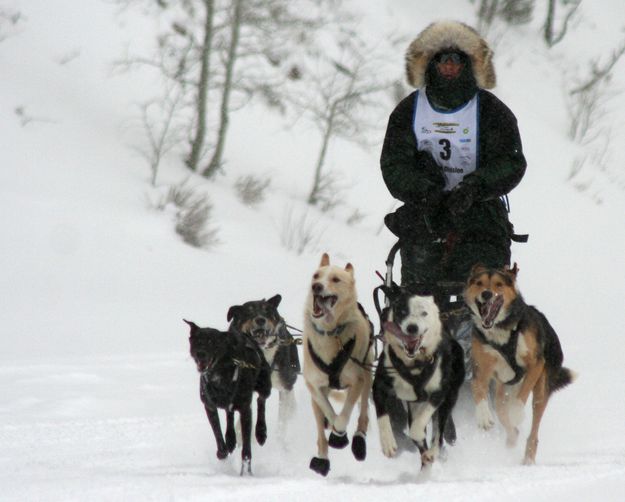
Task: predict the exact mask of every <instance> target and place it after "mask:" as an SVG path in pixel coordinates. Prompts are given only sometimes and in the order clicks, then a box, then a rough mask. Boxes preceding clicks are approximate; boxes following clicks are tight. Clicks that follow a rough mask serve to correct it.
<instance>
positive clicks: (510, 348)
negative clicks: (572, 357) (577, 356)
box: [464, 263, 575, 465]
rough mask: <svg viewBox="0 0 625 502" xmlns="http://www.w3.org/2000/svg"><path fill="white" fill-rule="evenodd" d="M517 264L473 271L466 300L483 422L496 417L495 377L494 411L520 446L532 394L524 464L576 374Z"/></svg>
mask: <svg viewBox="0 0 625 502" xmlns="http://www.w3.org/2000/svg"><path fill="white" fill-rule="evenodd" d="M517 275H518V268H517V266H516V263H515V264H514V267H513V268H509V267H505V268H504V269H501V270H499V269H492V268H488V267H485V266H483V265H476V266H474V267H473V269H472V270H471V274H470V276H469V279H468V281H467V285H466V288H465V291H464V300H465V302H466V304H467V306H468V307H469V309H470V311H471V314H472V319H473V333H472V345H471V354H472V360H473V379H472V381H471V387H472V391H473V398H474V400H475V404H476V416H477V422H478V426H479V427H480V428H482V429H490V428H491V427H492V426H493V425H494V423H495V421H494V418H493V415H492V413H491V410H490V407H489V405H488V399H487V396H488V389H489V385H490V382H491V380H494V381H495V411H496V413H497V416H498V418H499V421H500V422H501V424H502V425H503V427H504V429H505V430H506V436H507V439H506V444H507V445H508V446H509V447H513V446H515V445H516V442H517V439H518V436H519V427H520V424H521V423H522V420H523V414H524V408H525V404H526V402H527V399H528V397H529V394H530V393H532V427H531V430H530V434H529V436H528V438H527V442H526V446H525V455H524V458H523V463H524V464H526V465H529V464H534V463H535V461H536V450H537V447H538V430H539V427H540V422H541V419H542V416H543V413H544V412H545V408H546V407H547V403H548V401H549V398H550V397H551V394H552V393H553V392H555V391H557V390H559V389H562V388H563V387H565V386H567V385H568V384H570V383H571V382H573V380H574V379H575V374H574V373H573V372H572V371H571V370H569V369H568V368H564V367H563V366H562V362H563V358H564V357H563V354H562V348H561V345H560V340H559V338H558V335H557V334H556V332H555V330H554V329H553V328H552V326H551V325H550V324H549V321H548V320H547V318H546V317H545V316H544V315H543V314H542V313H541V312H540V311H538V310H537V309H536V308H535V307H533V306H530V305H527V304H526V303H525V301H524V299H523V297H522V296H521V294H520V292H519V290H518V287H517Z"/></svg>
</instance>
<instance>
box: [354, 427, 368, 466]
mask: <svg viewBox="0 0 625 502" xmlns="http://www.w3.org/2000/svg"><path fill="white" fill-rule="evenodd" d="M366 437H367V436H366V435H365V433H364V432H360V431H356V432H355V433H354V437H353V438H352V453H353V454H354V458H355V459H356V460H358V461H359V462H362V461H363V460H364V459H365V458H367V442H366V441H365V438H366Z"/></svg>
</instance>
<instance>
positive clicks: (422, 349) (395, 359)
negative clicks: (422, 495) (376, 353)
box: [373, 285, 464, 468]
mask: <svg viewBox="0 0 625 502" xmlns="http://www.w3.org/2000/svg"><path fill="white" fill-rule="evenodd" d="M382 290H383V291H384V293H385V295H386V297H387V298H388V300H389V301H390V306H389V308H388V310H387V312H386V315H385V316H384V317H385V319H384V322H383V326H382V327H383V333H384V350H383V352H382V354H381V355H380V358H379V360H378V365H377V369H376V373H375V379H374V381H373V402H374V404H375V411H376V415H377V419H378V427H379V430H380V443H381V446H382V453H384V455H386V456H387V457H394V456H395V455H396V454H397V451H398V447H397V441H396V438H395V434H394V432H393V429H392V427H391V419H390V416H389V405H390V406H393V405H395V404H394V401H395V400H396V399H399V400H400V401H401V402H402V403H403V405H404V408H405V409H406V410H407V424H402V425H404V426H405V425H407V426H408V436H409V438H410V439H412V441H414V443H415V444H416V445H417V447H418V448H419V452H420V453H421V467H422V468H424V467H426V466H428V465H429V464H431V463H432V462H433V461H434V460H435V459H436V458H437V457H438V454H439V452H440V449H441V448H442V446H443V437H444V434H443V433H444V431H445V427H446V425H447V424H448V420H451V411H452V409H453V407H454V405H455V404H456V400H457V398H458V391H459V389H460V386H461V385H462V383H463V381H464V355H463V351H462V347H460V344H459V343H458V342H457V341H456V340H454V339H453V338H452V337H451V336H450V335H449V334H448V333H447V332H446V331H445V329H444V328H443V324H442V322H441V319H440V315H439V310H438V306H437V304H436V302H435V300H434V296H433V294H432V293H431V292H429V291H427V290H425V289H422V290H421V291H419V292H416V293H413V292H411V291H409V290H407V289H405V288H400V287H399V286H397V285H393V286H391V287H387V286H383V287H382ZM389 400H392V402H389ZM430 421H432V422H433V425H432V442H431V445H430V446H429V447H428V444H427V439H426V427H427V426H428V424H429V423H430ZM454 436H455V434H454Z"/></svg>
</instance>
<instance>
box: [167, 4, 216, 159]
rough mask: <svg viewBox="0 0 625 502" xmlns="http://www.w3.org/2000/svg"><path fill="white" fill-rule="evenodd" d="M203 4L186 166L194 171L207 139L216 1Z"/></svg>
mask: <svg viewBox="0 0 625 502" xmlns="http://www.w3.org/2000/svg"><path fill="white" fill-rule="evenodd" d="M202 4H203V7H204V23H203V26H202V30H203V38H202V45H201V47H200V54H199V59H200V74H199V77H198V80H197V101H196V106H195V108H194V111H195V113H194V115H195V120H194V122H195V124H196V125H195V131H194V133H193V139H192V140H191V151H190V152H189V156H188V157H187V159H186V164H187V166H188V167H189V169H191V170H192V171H197V168H198V164H199V161H200V157H201V155H202V149H203V146H204V141H205V139H206V108H207V106H208V84H209V78H210V61H211V53H212V42H213V36H214V27H213V23H214V17H215V2H214V0H202ZM187 12H189V11H187ZM174 28H175V26H174ZM179 29H184V30H185V32H183V34H184V35H186V36H188V37H189V40H190V45H191V46H192V45H194V44H193V38H194V37H193V35H192V34H188V35H187V33H186V28H179ZM184 62H185V59H184V58H183V59H181V60H180V63H181V64H184Z"/></svg>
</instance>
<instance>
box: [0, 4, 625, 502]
mask: <svg viewBox="0 0 625 502" xmlns="http://www.w3.org/2000/svg"><path fill="white" fill-rule="evenodd" d="M9 3H11V2H9ZM422 4H423V3H422V2H419V7H420V9H423V10H418V9H416V8H415V5H417V2H410V1H407V0H403V1H396V2H393V3H392V4H389V5H387V6H386V7H385V8H382V7H381V3H376V4H375V7H374V6H373V5H372V6H371V8H365V7H364V6H361V4H360V2H358V3H357V5H358V6H359V7H360V8H362V9H364V11H365V14H366V16H365V18H364V20H363V24H362V29H363V30H365V29H367V30H375V26H376V25H377V21H378V20H379V22H380V26H383V27H384V29H385V30H392V31H394V33H395V34H397V35H400V34H402V35H405V36H406V37H407V39H410V38H411V37H413V36H414V35H415V34H416V33H417V32H418V31H419V30H421V29H422V28H423V27H425V26H426V25H427V24H428V23H429V22H430V21H432V20H435V19H440V18H451V17H454V18H457V19H462V20H466V21H467V22H469V23H472V21H473V9H474V6H473V5H471V4H470V3H469V2H460V1H452V0H441V1H439V2H436V5H430V6H428V7H427V8H426V7H421V5H422ZM12 5H15V6H19V8H20V9H21V10H22V11H23V12H24V14H25V16H26V19H25V22H24V24H23V25H22V26H21V27H20V28H19V29H18V30H16V32H15V33H14V34H13V35H12V36H11V37H9V38H7V39H5V40H4V41H2V42H1V43H0V62H1V63H2V67H3V69H4V71H3V75H4V77H3V78H2V79H1V80H0V104H1V105H2V110H3V111H4V120H3V121H2V122H1V123H0V137H2V138H3V147H2V149H1V150H0V161H1V167H0V212H1V213H2V214H3V218H2V226H1V231H2V237H3V239H2V247H1V249H0V262H1V263H2V264H3V267H2V273H1V274H0V291H2V301H0V320H1V326H2V328H1V331H2V333H1V334H2V336H1V337H0V396H1V397H0V444H1V445H2V448H1V449H0V500H3V501H5V500H7V501H13V500H14V501H18V500H19V501H26V500H45V501H56V500H59V501H60V500H63V501H66V500H80V501H84V500H106V501H110V500H200V499H202V500H204V499H207V498H209V497H210V499H211V500H220V501H221V500H243V499H246V498H256V499H258V500H263V501H265V500H284V499H285V498H288V499H289V500H306V501H307V502H312V501H316V500H323V501H327V500H339V499H351V500H361V501H368V500H380V499H383V500H389V499H390V500H392V499H395V500H402V499H408V498H414V497H419V498H420V499H421V500H445V501H449V502H451V501H456V500H458V501H460V500H462V501H471V500H475V501H489V500H532V501H542V500H545V501H546V500H561V499H565V498H566V500H569V501H572V502H573V501H586V500H589V499H591V498H594V499H597V500H602V501H616V500H622V499H623V493H625V428H624V424H625V421H624V419H625V400H624V399H623V396H624V395H625V365H624V364H623V354H624V352H623V348H622V336H621V334H622V332H623V327H624V325H625V322H624V321H625V315H624V310H623V298H624V297H625V285H624V281H623V271H622V269H623V257H622V254H623V249H624V243H625V230H624V227H623V223H622V215H623V214H624V210H625V197H624V192H623V188H622V187H623V178H622V177H621V178H620V180H619V179H618V178H616V179H610V178H608V177H606V176H603V175H602V173H601V172H600V171H599V170H594V171H593V170H592V169H591V168H588V170H587V171H586V172H585V173H584V176H585V181H586V182H588V183H590V185H589V188H588V189H587V190H586V191H580V190H579V189H577V188H576V187H575V185H574V184H573V183H571V182H568V181H567V178H568V173H569V169H570V166H571V163H572V161H573V159H574V158H575V156H576V155H577V154H579V153H580V152H583V151H584V148H586V147H584V146H581V145H574V144H572V143H571V142H570V141H569V140H568V139H567V138H566V134H565V133H566V120H567V115H566V109H565V106H566V104H565V100H564V97H563V95H564V93H563V80H562V79H563V77H562V75H563V73H562V71H561V68H562V66H558V64H556V63H555V62H554V56H553V55H552V54H551V53H547V51H546V50H545V49H544V48H543V47H542V46H541V43H540V40H539V39H538V37H537V36H536V33H537V30H538V28H537V26H534V25H537V24H538V23H537V22H536V23H534V25H532V26H531V27H523V28H519V29H517V30H516V31H515V30H511V33H509V34H507V36H504V37H502V38H501V39H500V40H499V41H498V43H497V47H496V55H497V57H496V65H497V70H498V77H499V85H498V87H497V89H496V92H497V94H498V95H499V96H501V97H502V99H504V100H505V102H506V103H507V104H508V105H509V106H510V108H511V109H512V110H513V111H514V112H515V114H516V116H517V118H518V119H519V127H520V129H521V133H522V137H523V142H524V148H525V152H526V156H527V159H528V163H529V168H528V171H527V175H526V176H525V178H524V180H523V181H522V183H521V185H520V186H519V187H518V188H517V189H516V190H515V191H514V192H513V194H512V195H511V203H512V211H513V213H512V219H513V222H514V223H515V226H516V230H517V231H518V232H521V233H524V232H529V233H530V241H529V243H528V244H525V245H519V244H515V245H514V246H513V259H514V260H515V261H517V262H518V263H519V267H520V269H521V272H520V286H521V289H522V291H523V293H524V296H525V298H526V299H527V301H528V302H529V303H531V304H535V305H537V306H538V307H539V308H540V309H541V310H542V311H544V312H545V313H546V314H547V315H548V317H549V319H550V320H551V322H552V324H553V325H554V326H555V327H556V330H557V331H558V333H559V335H560V338H561V341H562V345H563V348H564V354H565V365H566V366H568V367H570V368H572V369H574V370H575V371H576V372H577V373H579V378H578V380H577V381H576V382H575V383H574V384H573V385H571V386H570V387H568V388H566V389H564V390H562V391H561V392H559V393H557V394H556V395H555V396H554V397H553V399H552V400H551V402H550V404H549V407H548V408H547V412H546V414H545V417H544V419H543V422H542V427H541V433H540V439H541V442H540V447H539V450H538V455H537V464H536V465H535V466H532V467H524V466H521V465H520V460H521V456H522V444H523V443H524V441H520V442H519V443H520V445H519V446H518V447H517V448H515V449H513V450H507V449H506V448H505V446H504V438H503V434H502V432H501V431H500V430H498V429H497V430H495V431H494V432H489V433H482V432H479V431H478V430H477V428H476V427H475V419H474V411H473V405H472V404H471V403H470V400H469V399H468V398H467V397H466V396H465V397H464V399H463V400H462V401H461V402H460V403H459V406H458V409H457V410H456V413H455V415H456V423H457V426H458V433H459V440H458V443H457V445H456V446H455V447H453V448H451V449H449V451H448V453H449V455H448V460H447V461H446V462H444V463H443V462H441V463H438V464H436V465H435V467H434V469H433V472H432V473H431V475H430V476H429V478H427V479H425V478H424V477H422V476H420V475H419V473H418V460H417V458H416V457H415V456H413V455H410V454H404V455H402V456H400V457H398V458H396V459H393V460H389V459H386V458H384V457H383V456H382V454H381V451H380V445H379V440H378V432H377V424H376V421H375V413H374V410H373V406H371V407H370V414H371V423H370V427H369V433H368V457H367V460H366V461H365V462H364V463H357V462H356V461H355V460H354V459H353V457H352V455H351V452H349V451H348V450H346V451H332V452H331V462H332V466H331V471H330V474H329V476H328V477H327V478H321V477H319V476H317V475H316V474H314V473H313V472H312V471H310V470H309V469H308V462H309V460H310V458H311V457H312V456H313V455H314V454H315V452H316V446H315V426H314V421H313V418H312V412H311V410H310V405H309V396H308V394H307V391H306V389H305V386H304V384H303V381H302V380H301V379H300V380H299V381H298V383H297V385H296V399H297V405H298V407H297V412H296V415H295V418H294V420H293V421H292V422H291V423H290V424H289V427H288V430H287V431H279V430H278V429H277V396H272V397H271V398H270V401H269V403H268V411H267V413H268V425H269V439H268V441H267V444H266V445H265V446H263V447H262V448H261V447H259V446H258V445H256V444H254V445H253V456H254V458H253V470H254V476H253V477H248V478H241V477H239V476H238V472H239V468H240V456H239V451H238V450H237V451H236V452H235V454H234V455H233V456H231V457H230V458H229V459H227V460H225V461H221V462H220V461H218V460H217V458H216V456H215V444H214V439H213V436H212V433H211V431H210V428H209V426H208V423H207V420H206V417H205V414H204V410H203V408H202V405H201V403H200V401H199V399H198V392H197V387H198V376H197V374H196V371H195V368H194V365H193V363H192V361H191V359H190V357H189V356H188V347H187V344H188V342H187V329H186V326H185V325H184V323H183V322H182V318H187V319H192V320H194V321H195V322H196V323H198V324H199V325H202V326H204V325H210V326H213V327H219V328H225V327H226V325H227V324H226V319H225V317H226V311H227V309H228V307H229V306H231V305H233V304H238V303H242V302H244V301H247V300H250V299H258V298H262V297H270V296H272V295H273V294H275V293H280V294H282V296H283V302H282V304H281V309H280V310H281V313H282V314H283V316H284V317H285V318H286V320H287V322H289V323H290V324H292V325H294V326H300V325H301V316H302V314H301V312H302V307H303V302H304V298H305V295H306V287H307V283H308V280H309V276H310V273H311V272H312V271H313V270H314V268H315V267H316V265H317V263H318V260H319V257H320V255H321V253H322V252H323V251H328V252H329V253H330V254H331V256H332V258H333V260H334V261H336V262H337V263H340V264H344V263H345V262H347V261H350V262H351V263H352V264H353V265H354V267H355V271H356V277H357V281H358V283H357V284H358V288H359V293H360V298H361V301H362V303H363V304H364V306H365V308H366V309H367V311H368V312H369V313H370V314H371V315H372V316H373V314H374V313H375V310H374V308H373V302H372V301H371V293H370V292H371V291H372V290H373V287H375V286H376V285H377V284H378V279H377V278H376V276H375V274H374V271H375V270H376V269H377V270H383V268H384V260H385V258H386V254H387V252H388V250H389V249H390V246H391V245H392V244H393V239H392V236H391V235H390V234H389V233H388V232H387V231H386V230H381V231H380V222H381V219H382V217H383V215H384V214H385V213H386V212H388V211H389V210H390V208H391V207H392V205H393V200H392V198H391V197H390V196H389V195H388V193H387V192H386V189H385V188H384V186H383V183H382V180H381V176H380V174H379V168H378V164H377V159H378V155H379V145H378V146H376V147H373V148H371V149H369V150H362V149H359V148H357V147H355V146H353V145H349V144H346V143H343V142H335V143H333V144H332V145H331V152H330V155H331V156H330V158H329V164H328V167H329V168H330V169H333V170H336V171H340V172H341V173H342V174H343V176H344V180H345V182H346V184H347V186H348V187H349V188H348V190H347V191H346V198H347V200H348V203H349V208H351V209H353V208H359V209H360V211H361V212H362V213H363V214H364V215H365V216H364V219H363V221H362V222H361V223H359V224H357V225H353V226H348V225H346V224H345V220H346V217H347V215H348V214H349V212H350V211H349V210H347V209H345V208H341V209H339V210H338V211H337V213H335V216H327V215H322V214H321V213H318V212H316V211H309V212H308V213H306V214H307V218H308V221H310V222H311V223H312V224H314V226H315V228H316V232H317V233H318V234H319V240H318V244H317V245H316V246H315V247H314V249H311V250H307V251H306V252H304V253H303V254H301V255H297V254H295V253H294V252H292V251H288V250H286V249H285V248H284V247H283V246H282V245H281V243H280V235H281V232H282V231H283V227H284V221H285V215H286V214H288V212H289V211H293V214H294V215H295V216H296V217H298V216H301V215H302V214H304V212H305V211H306V207H305V205H304V204H303V203H302V199H303V197H304V195H305V194H306V191H307V189H308V186H309V185H308V184H309V181H310V180H311V179H312V166H313V159H314V158H315V153H316V148H317V145H318V144H319V139H318V138H317V136H316V132H315V131H314V129H307V127H306V126H305V124H304V123H303V122H302V123H298V124H296V125H295V126H294V127H293V128H292V129H290V130H284V129H283V128H282V127H281V125H280V123H279V121H278V120H275V119H272V118H271V117H270V116H268V114H267V112H266V111H264V110H262V109H260V108H259V107H257V106H256V105H250V107H248V108H247V109H245V110H242V111H240V112H238V113H237V114H235V115H234V116H233V124H232V131H233V132H232V134H231V136H230V138H229V143H228V145H227V152H226V157H227V159H228V165H227V167H226V170H227V174H226V175H225V176H223V177H220V178H218V179H217V180H216V181H215V182H213V183H205V182H204V181H203V180H201V179H200V178H197V177H192V176H189V173H188V172H186V171H185V170H184V169H183V168H182V167H180V166H179V164H178V163H177V162H176V161H175V159H169V160H168V163H167V164H166V165H165V166H164V167H163V168H162V171H161V173H159V180H158V183H159V187H157V188H152V187H150V185H149V182H148V180H149V170H148V168H147V166H146V165H145V163H144V162H143V160H142V159H141V158H139V157H138V156H136V155H135V154H134V153H133V151H132V150H131V148H129V146H130V145H133V144H135V142H136V141H137V140H138V138H139V136H138V133H137V131H136V128H132V127H130V126H129V123H130V122H131V120H132V117H133V114H134V113H135V109H134V105H133V103H136V102H137V101H138V98H139V97H141V96H142V95H143V94H144V93H145V89H146V86H149V85H154V84H152V83H150V81H149V79H148V80H146V79H145V78H143V77H142V76H141V75H136V74H121V75H120V74H115V73H114V72H113V71H112V61H114V60H115V59H119V57H120V55H121V54H122V53H123V51H124V48H125V45H126V42H127V41H128V40H130V39H132V40H134V42H133V43H135V44H140V43H141V41H142V37H145V36H147V35H146V33H149V28H150V27H149V23H146V22H145V21H142V20H138V19H136V18H133V17H132V15H131V14H129V13H119V12H117V11H116V10H115V8H114V6H113V5H112V4H111V3H110V2H100V1H98V0H84V1H83V2H73V1H71V0H59V1H57V2H47V1H45V0H29V1H28V2H19V3H18V2H12ZM450 12H452V13H453V14H454V15H453V16H450V15H449V13H450ZM610 14H611V15H610ZM622 14H623V6H622V5H621V2H619V1H618V0H613V1H612V0H611V1H605V2H602V9H601V12H594V11H593V10H591V8H587V9H586V10H585V11H584V17H583V22H578V25H577V26H578V29H579V30H580V32H581V33H584V34H585V36H587V37H591V36H592V38H584V37H572V39H571V40H567V41H566V42H565V43H563V44H562V46H560V47H558V48H557V51H558V57H559V58H563V61H564V63H566V62H567V61H576V62H577V64H578V65H579V67H580V68H584V67H586V65H585V62H586V61H588V60H589V59H586V58H591V57H592V56H593V54H596V53H594V52H593V50H592V48H593V44H594V43H595V42H593V44H590V43H587V42H586V40H590V39H592V40H597V35H598V34H601V37H600V43H598V44H597V47H598V48H601V50H607V49H609V48H611V47H615V46H616V45H617V43H618V41H619V37H621V36H622V35H621V34H619V32H618V29H619V28H618V22H620V21H622V19H623V15H622ZM593 16H594V17H593ZM377 35H380V36H382V35H383V33H378V34H377ZM371 36H373V35H371ZM401 50H403V49H401ZM401 50H399V52H398V53H397V54H393V55H389V58H391V57H392V58H395V59H396V60H397V61H398V63H397V65H398V70H397V71H398V76H399V75H400V74H401V71H402V70H403V67H402V63H401ZM567 58H568V59H567ZM61 63H63V64H61ZM564 63H563V64H564ZM623 85H625V72H624V71H623V64H622V62H621V63H620V66H619V67H617V68H616V69H615V77H614V86H615V87H617V88H619V87H618V86H620V88H621V89H622V88H623ZM148 88H149V87H148ZM622 104H623V97H622V96H620V97H619V96H616V98H615V101H613V105H612V106H613V107H614V109H615V110H619V109H620V110H622V109H623V107H622V106H620V107H619V105H622ZM20 106H21V107H23V108H24V110H25V112H26V113H27V114H28V116H30V117H33V118H34V120H33V121H32V122H30V123H28V124H26V125H24V126H21V125H20V120H19V119H20V117H19V116H18V115H16V113H15V109H16V108H17V107H20ZM390 109H391V106H390V105H389V110H388V111H389V112H390ZM610 120H613V121H614V134H615V136H614V138H613V142H614V143H615V144H618V142H619V141H620V140H623V139H625V138H623V136H622V134H623V133H622V132H621V130H622V129H623V128H622V125H623V115H622V112H620V115H619V112H618V111H616V112H614V113H613V114H612V115H611V116H610ZM381 122H385V119H384V120H382V121H381ZM383 126H384V124H383V123H381V128H380V130H379V131H377V132H376V134H377V135H378V141H379V140H381V137H382V134H383ZM619 134H620V135H621V136H619ZM621 143H622V141H621ZM619 156H620V161H619V158H618V157H619ZM622 160H623V157H622V152H621V151H619V150H616V151H615V152H614V153H613V154H612V160H611V163H612V164H613V165H619V162H620V164H621V165H622ZM250 173H254V174H266V175H268V176H270V177H271V179H272V184H271V187H270V193H269V197H268V198H267V200H266V201H265V202H264V203H262V204H261V205H260V206H258V207H257V208H248V207H245V206H244V205H242V204H241V203H240V202H239V201H238V199H237V198H236V197H235V195H234V190H233V184H234V180H235V179H236V177H238V176H240V175H244V174H250ZM185 179H188V181H187V183H188V184H189V185H190V186H194V187H197V188H198V189H200V190H203V191H206V192H207V193H208V194H209V195H210V197H211V200H212V202H213V204H214V208H215V209H214V211H215V213H216V214H215V224H216V226H217V227H218V228H219V239H220V241H221V242H220V244H219V245H218V246H217V247H215V248H214V249H213V250H210V251H206V250H198V249H195V248H192V247H189V246H187V245H185V244H184V243H183V242H182V241H181V240H180V239H179V237H178V236H177V235H176V234H175V233H174V230H173V222H172V220H171V214H170V213H169V212H167V211H156V210H155V209H154V208H153V206H154V204H153V202H154V201H155V200H158V198H159V197H161V196H162V193H163V191H164V190H165V188H163V187H165V185H166V184H167V183H179V182H181V181H183V180H185ZM150 201H152V202H150ZM373 319H374V321H376V319H375V318H373ZM529 414H530V413H529V409H527V410H526V419H525V423H524V429H523V431H522V434H521V437H522V438H524V437H525V436H526V435H527V433H528V430H529ZM353 422H354V418H352V425H353ZM350 430H351V429H350Z"/></svg>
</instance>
